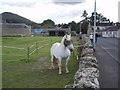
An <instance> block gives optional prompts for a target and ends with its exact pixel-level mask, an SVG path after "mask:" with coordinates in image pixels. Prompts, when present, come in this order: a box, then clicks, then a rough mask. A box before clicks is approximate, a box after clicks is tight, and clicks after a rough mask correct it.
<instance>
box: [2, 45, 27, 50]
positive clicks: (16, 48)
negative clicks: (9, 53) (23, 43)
mask: <svg viewBox="0 0 120 90" xmlns="http://www.w3.org/2000/svg"><path fill="white" fill-rule="evenodd" d="M0 47H4V48H13V49H21V50H26V49H25V48H18V47H13V46H0Z"/></svg>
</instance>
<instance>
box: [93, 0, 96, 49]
mask: <svg viewBox="0 0 120 90" xmlns="http://www.w3.org/2000/svg"><path fill="white" fill-rule="evenodd" d="M95 33H96V0H95V4H94V33H93V37H94V38H93V49H94V50H95V42H96V41H95V40H96V36H95Z"/></svg>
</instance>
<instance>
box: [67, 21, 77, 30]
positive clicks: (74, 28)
mask: <svg viewBox="0 0 120 90" xmlns="http://www.w3.org/2000/svg"><path fill="white" fill-rule="evenodd" d="M68 25H69V26H70V28H71V31H76V32H77V31H78V26H77V23H76V22H74V21H72V22H70V23H68Z"/></svg>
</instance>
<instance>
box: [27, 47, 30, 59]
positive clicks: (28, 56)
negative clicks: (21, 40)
mask: <svg viewBox="0 0 120 90" xmlns="http://www.w3.org/2000/svg"><path fill="white" fill-rule="evenodd" d="M27 50H28V53H27V54H28V55H27V59H28V61H29V59H30V55H29V53H30V48H29V47H28V49H27Z"/></svg>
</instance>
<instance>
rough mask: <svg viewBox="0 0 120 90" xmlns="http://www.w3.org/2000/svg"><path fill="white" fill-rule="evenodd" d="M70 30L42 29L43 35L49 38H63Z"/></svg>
mask: <svg viewBox="0 0 120 90" xmlns="http://www.w3.org/2000/svg"><path fill="white" fill-rule="evenodd" d="M70 32H71V29H70V28H58V27H56V28H51V29H42V33H43V34H48V35H49V36H64V35H65V34H66V33H70Z"/></svg>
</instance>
